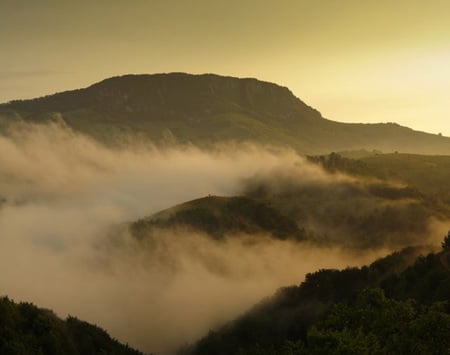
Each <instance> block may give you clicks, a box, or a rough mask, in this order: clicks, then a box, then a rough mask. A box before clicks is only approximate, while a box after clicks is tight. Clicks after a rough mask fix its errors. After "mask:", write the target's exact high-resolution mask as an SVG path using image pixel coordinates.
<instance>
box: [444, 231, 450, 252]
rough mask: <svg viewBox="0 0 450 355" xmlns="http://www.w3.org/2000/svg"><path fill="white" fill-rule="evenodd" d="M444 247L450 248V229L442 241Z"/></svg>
mask: <svg viewBox="0 0 450 355" xmlns="http://www.w3.org/2000/svg"><path fill="white" fill-rule="evenodd" d="M442 249H444V250H450V231H448V234H447V236H446V237H445V238H444V241H443V242H442Z"/></svg>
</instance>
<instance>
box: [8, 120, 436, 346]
mask: <svg viewBox="0 0 450 355" xmlns="http://www.w3.org/2000/svg"><path fill="white" fill-rule="evenodd" d="M0 152H1V153H0V197H1V198H2V201H3V202H1V203H0V267H1V270H2V276H1V277H0V294H4V295H8V296H9V297H11V298H13V299H14V300H16V301H31V302H33V303H35V304H37V305H38V306H41V307H46V308H51V309H53V310H55V311H56V312H57V314H58V315H60V316H62V317H65V316H66V315H68V314H71V315H74V316H76V317H78V318H80V319H83V320H86V321H89V322H91V323H95V324H97V325H99V326H100V327H102V328H104V329H106V330H107V331H108V332H109V333H110V334H111V335H112V336H113V337H116V338H118V339H119V340H120V341H122V342H128V343H129V344H130V345H131V346H133V347H137V348H138V349H140V350H143V351H146V352H154V353H157V354H167V353H171V352H173V351H174V350H175V349H177V348H178V347H179V346H181V345H183V344H185V343H186V342H191V341H194V340H195V339H197V338H198V337H200V336H202V335H204V334H206V333H207V332H208V330H209V329H210V328H211V327H214V326H217V325H219V324H222V323H223V322H225V321H228V320H231V319H233V318H234V317H235V316H237V315H238V314H240V313H241V312H243V311H245V310H246V309H248V308H249V307H250V306H251V305H253V304H255V303H256V302H258V301H260V300H261V299H262V298H264V297H266V296H270V295H271V294H273V293H274V292H275V290H276V289H277V288H278V287H280V286H286V285H289V284H293V283H295V284H298V283H300V282H301V281H302V279H303V277H304V275H305V273H306V272H311V271H314V270H317V269H318V268H325V267H326V268H329V267H334V268H342V267H345V266H348V265H357V264H362V263H366V262H369V261H372V260H374V259H375V258H376V257H377V256H380V255H385V254H386V253H387V252H388V250H387V249H386V248H377V249H375V250H368V251H366V252H358V253H352V252H351V251H345V250H343V249H338V248H324V247H323V248H320V247H317V246H312V245H308V244H307V243H301V244H299V243H297V244H296V243H293V242H289V241H279V240H274V239H272V238H269V237H268V236H254V237H251V236H246V235H242V236H235V237H234V238H229V239H226V240H225V241H214V240H212V239H210V238H208V237H207V236H205V235H201V234H195V233H192V232H188V231H180V230H177V231H169V230H168V231H161V232H160V234H161V235H160V236H158V237H157V238H153V239H152V243H151V245H150V244H148V243H145V242H144V243H140V242H137V241H136V240H134V239H133V238H132V237H130V236H129V234H128V233H127V230H126V228H124V224H125V223H126V222H130V221H134V220H137V219H139V218H141V217H144V216H148V215H150V214H152V213H154V212H156V211H158V210H161V209H163V208H167V207H170V206H173V205H174V204H177V203H180V202H184V201H187V200H190V199H194V198H198V197H202V196H205V195H208V194H212V195H225V196H231V195H236V194H239V193H241V192H242V191H243V189H244V185H245V184H246V183H248V178H249V177H252V176H260V175H267V176H268V175H270V174H272V172H280V171H288V172H289V174H294V176H295V177H296V178H297V177H298V181H321V182H323V183H324V184H326V183H327V182H328V181H335V179H344V180H345V179H350V178H346V177H342V176H341V177H339V176H330V175H328V174H326V173H324V172H323V171H322V170H321V169H319V168H318V167H316V166H315V165H311V164H309V163H307V162H305V160H304V159H302V158H301V157H299V156H298V155H296V154H295V153H294V152H292V151H288V150H275V149H269V148H267V149H263V148H261V147H255V146H251V145H234V146H233V145H228V146H223V147H218V148H217V149H216V150H215V151H214V152H210V153H206V152H203V151H200V150H198V149H196V148H193V147H186V146H185V147H180V148H166V149H161V148H159V149H158V148H155V147H152V146H149V145H143V144H133V145H130V146H129V147H128V148H125V147H123V146H121V148H117V149H112V148H105V147H103V146H101V145H98V144H97V143H95V142H94V141H92V140H90V139H89V138H86V137H84V136H81V135H78V134H75V133H74V132H72V131H71V130H69V129H67V128H65V127H63V126H61V125H59V124H49V125H45V126H44V125H25V124H19V125H16V126H15V127H13V128H11V129H10V131H9V132H8V133H7V134H4V135H2V136H0ZM295 174H297V175H295ZM274 184H276V179H274ZM442 235H443V232H442Z"/></svg>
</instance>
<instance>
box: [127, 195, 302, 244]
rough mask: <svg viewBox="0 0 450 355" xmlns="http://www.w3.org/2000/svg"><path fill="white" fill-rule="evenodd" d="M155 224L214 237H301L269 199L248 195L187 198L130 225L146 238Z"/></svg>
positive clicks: (300, 231)
mask: <svg viewBox="0 0 450 355" xmlns="http://www.w3.org/2000/svg"><path fill="white" fill-rule="evenodd" d="M154 228H164V229H167V228H187V229H190V230H194V231H199V232H204V233H207V234H208V235H210V236H212V237H213V238H215V239H222V238H224V237H226V236H233V235H234V234H243V233H246V234H261V233H262V234H269V235H271V236H273V237H274V238H277V239H287V238H292V239H295V240H302V239H304V238H305V235H304V231H303V230H302V229H300V228H299V227H298V226H297V224H296V223H295V221H293V220H292V219H290V218H288V217H286V216H284V215H282V214H281V213H280V212H279V211H278V210H276V209H275V208H273V207H272V206H270V205H269V204H267V203H263V202H260V201H257V200H254V199H251V198H247V197H222V196H207V197H203V198H199V199H196V200H192V201H189V202H185V203H183V204H181V205H177V206H174V207H172V208H169V209H167V210H164V211H161V212H159V213H156V214H155V215H153V216H150V217H148V218H144V219H141V220H139V221H136V222H134V223H133V224H132V225H131V231H132V233H133V235H135V236H137V237H138V238H145V236H146V235H148V234H150V233H151V232H152V230H153V229H154Z"/></svg>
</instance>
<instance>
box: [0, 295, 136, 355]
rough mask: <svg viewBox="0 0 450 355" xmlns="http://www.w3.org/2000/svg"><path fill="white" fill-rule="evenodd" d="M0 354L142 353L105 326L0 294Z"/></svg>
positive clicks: (123, 354) (117, 354)
mask: <svg viewBox="0 0 450 355" xmlns="http://www.w3.org/2000/svg"><path fill="white" fill-rule="evenodd" d="M0 354H11V355H14V354H46V355H66V354H73V355H77V354H80V355H84V354H115V355H139V354H142V353H141V352H139V351H137V350H133V349H131V348H130V347H128V345H123V344H121V343H119V342H118V341H117V340H114V339H112V338H111V337H110V336H109V335H108V333H106V332H105V331H104V330H103V329H101V328H99V327H97V326H94V325H92V324H89V323H86V322H83V321H80V320H78V319H76V318H74V317H68V318H67V319H66V320H62V319H60V318H58V317H57V316H56V315H55V314H54V313H53V312H52V311H50V310H47V309H42V308H38V307H36V306H34V305H33V304H30V303H15V302H13V301H11V300H10V299H8V298H6V297H2V298H0Z"/></svg>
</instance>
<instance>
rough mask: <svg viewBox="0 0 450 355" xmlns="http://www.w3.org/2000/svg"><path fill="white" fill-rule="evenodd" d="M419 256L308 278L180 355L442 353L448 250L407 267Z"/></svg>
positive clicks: (449, 279)
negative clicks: (185, 354) (183, 354)
mask: <svg viewBox="0 0 450 355" xmlns="http://www.w3.org/2000/svg"><path fill="white" fill-rule="evenodd" d="M418 252H419V250H417V249H412V248H409V249H405V250H403V251H402V252H398V253H394V254H392V255H390V256H388V257H386V258H383V259H380V260H378V261H376V262H375V263H373V264H371V265H370V266H365V267H362V268H347V269H345V270H341V271H338V270H320V271H317V272H315V273H312V274H308V275H307V276H306V279H305V281H304V282H303V283H302V284H301V285H299V286H292V287H288V288H284V289H281V290H279V291H278V293H277V294H276V295H275V296H273V297H272V298H271V299H268V300H265V301H263V302H262V303H261V304H259V305H257V306H256V307H254V308H253V309H252V310H250V311H249V312H248V313H247V314H245V315H243V316H242V317H240V318H239V319H237V320H235V321H234V322H231V323H229V324H228V325H226V326H225V327H223V328H221V329H219V330H217V331H215V332H210V333H209V334H208V335H207V336H206V337H205V338H204V339H202V340H201V341H199V342H198V343H197V344H196V345H195V346H194V347H192V348H191V349H187V350H186V351H184V352H183V353H187V354H217V355H221V354H227V355H229V354H240V355H241V354H260V355H265V354H267V355H269V354H331V353H333V354H375V353H376V354H394V353H402V354H445V353H447V351H448V347H449V346H450V332H449V330H450V308H449V306H448V302H449V295H450V270H449V268H448V263H449V260H450V251H448V250H447V251H443V252H441V253H437V254H429V255H428V256H426V257H423V256H421V257H419V258H418V259H417V260H416V262H415V263H414V264H413V265H412V266H409V267H406V266H407V264H408V262H411V260H412V259H413V258H414V257H416V256H417V253H418Z"/></svg>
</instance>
